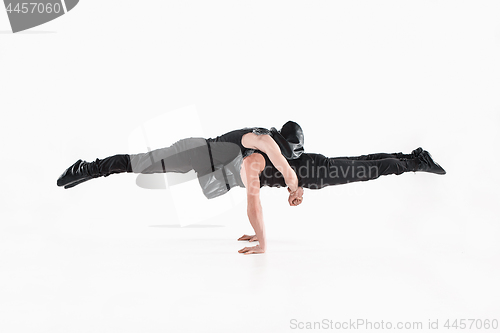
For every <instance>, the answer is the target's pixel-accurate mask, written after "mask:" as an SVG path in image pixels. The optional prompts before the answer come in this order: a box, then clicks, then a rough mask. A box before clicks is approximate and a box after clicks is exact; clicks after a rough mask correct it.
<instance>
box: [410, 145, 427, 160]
mask: <svg viewBox="0 0 500 333" xmlns="http://www.w3.org/2000/svg"><path fill="white" fill-rule="evenodd" d="M423 151H424V150H423V149H422V147H418V148H417V149H413V151H412V152H411V154H410V155H411V156H412V158H417V157H418V155H420V153H421V152H423Z"/></svg>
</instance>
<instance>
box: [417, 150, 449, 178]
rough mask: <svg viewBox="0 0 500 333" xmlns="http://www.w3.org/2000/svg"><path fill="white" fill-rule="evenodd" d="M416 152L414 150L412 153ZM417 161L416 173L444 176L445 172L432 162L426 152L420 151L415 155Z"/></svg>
mask: <svg viewBox="0 0 500 333" xmlns="http://www.w3.org/2000/svg"><path fill="white" fill-rule="evenodd" d="M417 149H418V148H417ZM417 149H416V150H417ZM420 149H421V148H420ZM416 150H414V151H416ZM417 161H418V166H417V170H416V171H424V172H430V173H436V174H438V175H445V174H446V171H445V170H444V169H443V168H442V167H441V166H440V165H439V164H437V163H436V162H434V160H433V159H432V156H431V154H429V152H428V151H426V150H423V151H421V152H420V153H419V154H418V155H417Z"/></svg>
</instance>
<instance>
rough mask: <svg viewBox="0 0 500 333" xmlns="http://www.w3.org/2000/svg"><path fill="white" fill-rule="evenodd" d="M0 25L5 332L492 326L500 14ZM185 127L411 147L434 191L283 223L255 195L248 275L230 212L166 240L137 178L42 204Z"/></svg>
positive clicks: (329, 9)
mask: <svg viewBox="0 0 500 333" xmlns="http://www.w3.org/2000/svg"><path fill="white" fill-rule="evenodd" d="M0 12H1V14H0V30H1V34H0V61H1V65H0V66H1V72H0V110H1V116H2V119H1V131H0V143H1V151H0V158H1V172H2V177H1V178H0V188H1V210H0V214H1V215H0V221H1V222H0V331H1V332H9V333H14V332H51V333H55V332H64V333H68V332H120V333H124V332H290V331H299V330H298V329H292V328H291V325H290V320H292V319H296V320H297V321H301V322H308V321H309V322H311V321H321V320H323V319H328V320H333V321H334V322H335V321H348V320H356V319H366V320H370V321H372V322H381V321H382V320H384V322H387V321H391V322H393V323H396V322H398V321H422V322H423V324H424V328H426V327H427V323H428V320H429V319H432V320H439V325H440V327H441V330H439V331H445V329H443V327H442V325H443V324H444V322H445V321H446V319H452V320H453V319H469V318H475V319H483V320H484V319H494V318H496V319H497V320H500V317H499V313H500V311H499V310H500V301H499V300H500V297H499V296H500V287H499V284H498V281H499V280H500V268H499V265H498V263H499V259H500V242H499V234H500V226H499V209H498V201H499V186H498V185H499V173H498V163H499V162H500V158H499V153H498V142H499V125H500V104H499V98H498V97H499V91H500V89H499V88H500V81H499V71H500V69H499V67H500V65H499V61H498V60H499V59H500V23H499V20H498V17H499V14H500V3H499V2H497V1H467V2H462V1H418V2H410V1H316V0H315V1H308V2H306V1H301V2H298V1H225V2H222V1H198V2H193V1H183V2H180V1H147V2H132V1H117V0H114V1H95V0H82V1H81V2H80V3H79V4H78V5H77V6H76V7H75V8H74V9H73V10H72V11H70V12H69V13H68V14H66V15H64V16H62V17H60V18H58V19H56V20H54V21H51V22H49V23H47V24H44V25H42V26H39V27H35V28H33V29H31V30H28V31H26V32H23V33H18V34H12V33H11V32H10V25H9V21H8V18H7V14H6V13H5V12H4V11H0ZM189 105H195V106H196V109H197V110H198V112H199V116H200V121H201V124H202V125H203V131H204V133H205V136H206V137H215V136H217V135H220V134H223V133H225V132H228V131H230V130H233V129H238V128H242V127H247V126H248V127H250V126H260V127H267V128H270V127H272V126H275V127H277V128H278V129H279V128H280V127H281V125H282V124H283V123H285V122H286V121H287V120H294V121H296V122H298V123H299V124H300V125H301V126H302V128H303V130H304V133H305V148H306V151H308V152H314V153H322V154H324V155H326V156H331V157H334V156H345V155H351V156H353V155H361V154H368V153H376V152H388V153H391V152H400V151H402V152H404V153H409V152H411V150H413V149H415V148H417V147H419V146H422V147H423V148H424V149H426V150H428V151H429V152H430V153H431V154H432V156H433V158H434V159H435V160H436V161H437V162H438V163H439V164H441V165H442V166H443V167H444V168H445V169H446V171H447V174H446V175H445V176H440V175H435V174H429V173H422V172H417V173H406V174H402V175H399V176H395V175H390V176H382V177H380V178H379V179H377V180H373V181H369V182H361V183H352V184H349V185H341V186H337V187H329V188H326V189H323V190H306V191H305V195H304V202H303V204H302V205H301V206H298V207H289V206H288V204H287V201H286V200H287V191H286V189H283V188H281V189H271V188H263V190H262V193H261V198H262V205H263V209H264V214H265V215H264V218H265V222H266V228H267V235H268V247H269V248H268V251H267V253H266V254H264V255H247V256H245V255H242V254H239V253H238V252H237V251H238V250H239V249H240V248H242V247H243V246H246V244H245V243H244V242H237V241H236V240H237V238H238V237H240V236H241V235H243V234H244V233H247V234H249V233H251V232H252V229H251V227H250V224H249V222H248V220H247V218H246V208H245V207H246V206H245V201H244V200H241V202H240V204H238V205H236V206H235V207H233V208H231V209H229V210H227V211H224V212H222V213H221V214H220V215H219V216H217V217H216V218H211V219H209V220H208V221H205V223H204V224H200V225H198V227H196V226H194V227H187V228H181V227H178V226H177V225H178V223H177V221H176V220H175V214H174V213H173V211H172V209H173V208H172V207H173V206H172V204H171V202H169V201H168V200H166V197H165V195H164V193H165V192H166V191H157V190H145V189H141V188H138V187H137V186H136V185H135V175H132V174H120V175H112V176H110V177H107V178H101V179H96V180H93V181H90V182H87V183H85V184H82V185H80V186H78V187H75V188H74V189H71V190H64V189H62V188H58V187H57V186H56V179H57V177H58V176H59V175H60V174H61V173H62V172H63V171H64V169H65V168H66V167H68V166H69V165H71V164H72V163H73V162H75V161H76V160H77V159H79V158H82V159H86V160H94V159H95V158H97V157H99V158H104V157H106V156H109V155H113V154H117V153H137V151H129V150H128V149H129V145H128V137H129V135H130V133H131V131H132V130H133V129H134V128H136V127H137V126H138V125H140V124H141V123H144V122H146V121H148V120H149V119H152V118H154V117H157V116H159V115H162V114H164V113H165V112H169V111H172V110H178V109H180V108H182V107H185V106H189ZM174 127H176V124H175V123H165V124H164V129H165V131H166V132H168V131H170V130H171V129H172V128H174ZM181 130H182V133H183V136H182V137H189V136H191V135H192V132H191V129H190V127H189V126H184V127H183V128H181ZM182 137H179V139H181V138H182ZM171 143H172V142H170V141H169V142H165V146H167V145H170V144H171ZM200 191H201V189H200ZM232 191H233V190H232ZM234 191H235V192H234V193H235V194H238V195H240V196H242V197H243V198H244V196H245V191H244V189H234ZM174 209H175V207H174ZM192 209H197V208H196V205H195V204H193V207H192ZM251 245H254V244H251ZM308 331H311V330H308ZM324 331H329V330H324ZM421 331H425V330H421ZM434 331H436V330H434ZM463 331H467V330H463ZM490 331H491V330H490Z"/></svg>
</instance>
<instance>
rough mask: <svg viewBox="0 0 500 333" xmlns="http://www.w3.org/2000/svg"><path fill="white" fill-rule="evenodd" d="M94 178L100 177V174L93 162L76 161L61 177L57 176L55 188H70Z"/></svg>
mask: <svg viewBox="0 0 500 333" xmlns="http://www.w3.org/2000/svg"><path fill="white" fill-rule="evenodd" d="M96 177H100V174H99V169H98V167H97V165H96V163H95V162H91V163H89V162H86V161H82V160H78V161H76V162H75V164H73V165H72V166H70V167H69V168H67V169H66V170H65V171H64V172H63V173H62V175H61V176H59V178H58V179H57V186H64V188H71V187H73V186H76V185H78V184H80V183H83V182H84V181H87V180H89V179H92V178H96Z"/></svg>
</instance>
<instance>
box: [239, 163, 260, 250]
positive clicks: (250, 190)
mask: <svg viewBox="0 0 500 333" xmlns="http://www.w3.org/2000/svg"><path fill="white" fill-rule="evenodd" d="M259 155H260V154H259ZM260 159H261V161H260V163H261V164H262V163H263V159H264V158H263V157H262V155H260ZM248 162H253V163H256V164H259V161H257V160H256V158H253V159H250V160H248ZM244 163H245V162H244ZM264 163H265V162H264ZM245 164H247V163H245ZM248 164H249V163H248ZM244 167H245V170H246V171H245V181H244V183H245V187H246V189H247V215H248V219H249V221H250V224H251V225H252V228H253V230H254V231H255V235H256V236H257V239H258V241H259V245H256V246H253V247H245V248H243V249H241V250H239V251H238V252H240V253H245V254H250V253H264V252H265V251H266V230H265V227H264V216H263V213H262V205H261V203H260V180H259V173H260V170H259V169H260V168H259V167H249V165H244Z"/></svg>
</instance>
